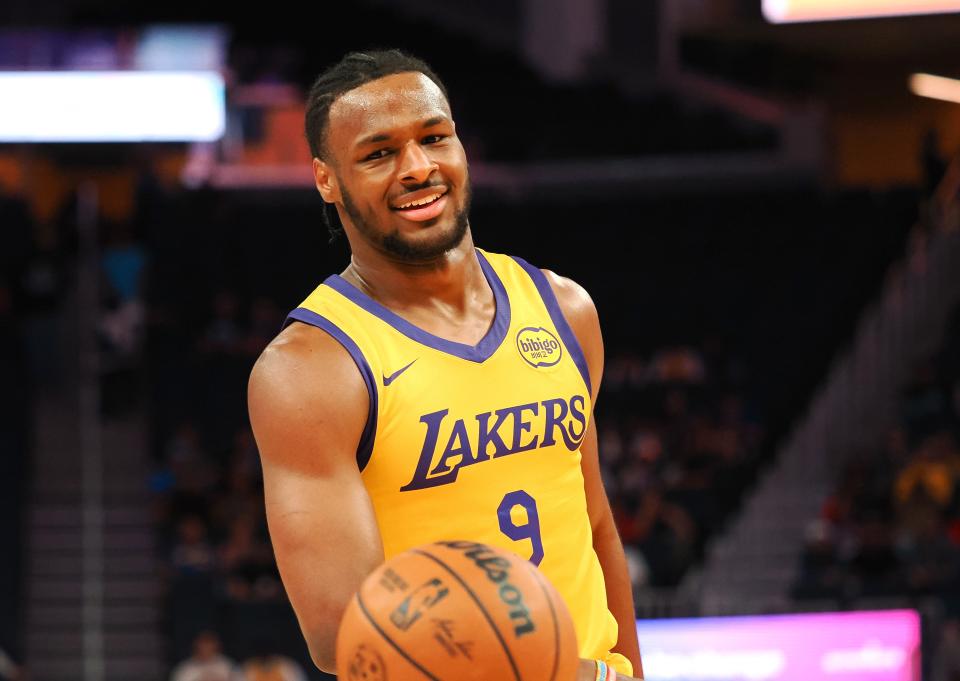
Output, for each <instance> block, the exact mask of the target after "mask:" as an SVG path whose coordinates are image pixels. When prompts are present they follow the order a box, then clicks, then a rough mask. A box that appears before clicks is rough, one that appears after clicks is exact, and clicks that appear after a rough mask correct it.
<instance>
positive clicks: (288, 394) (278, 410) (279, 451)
mask: <svg viewBox="0 0 960 681" xmlns="http://www.w3.org/2000/svg"><path fill="white" fill-rule="evenodd" d="M369 399H370V398H369V395H368V393H367V388H366V384H365V383H364V381H363V378H362V377H361V375H360V372H359V370H358V369H357V365H356V363H355V362H354V360H353V358H352V357H351V356H350V354H349V353H348V352H347V350H346V349H345V348H344V347H343V346H342V345H341V344H340V343H339V341H337V340H336V339H335V338H333V337H332V336H331V335H330V334H328V333H327V332H326V331H324V330H322V329H319V328H316V327H313V326H310V325H308V324H301V323H294V324H291V325H290V326H288V327H287V328H286V329H284V330H283V331H282V332H281V333H280V334H279V335H278V336H277V337H276V338H275V339H274V340H273V341H272V342H271V343H270V344H269V345H268V346H267V347H266V348H265V349H264V351H263V353H261V355H260V357H259V358H258V359H257V361H256V363H255V364H254V366H253V370H252V371H251V372H250V380H249V383H248V386H247V405H248V408H249V412H250V422H251V425H252V426H253V430H254V434H255V435H256V437H257V440H258V442H259V443H263V444H267V446H266V447H264V446H261V447H260V449H261V455H262V456H264V458H270V459H274V460H276V462H277V463H284V464H287V465H291V466H294V467H298V468H299V467H300V465H301V464H306V462H300V461H295V460H291V457H295V456H297V453H298V452H306V451H309V449H312V448H311V447H309V446H298V445H308V443H307V442H305V440H308V439H309V440H313V439H315V438H317V437H318V436H321V435H322V437H323V439H324V441H326V442H327V443H328V444H341V445H342V447H334V448H333V449H334V450H337V449H343V450H345V451H350V450H351V447H352V449H354V450H355V448H356V444H357V442H358V441H359V437H360V433H361V432H362V431H363V428H364V426H365V424H366V419H367V412H368V406H369ZM278 441H279V442H283V443H284V444H285V445H286V446H284V447H283V448H279V447H275V446H270V444H272V443H273V442H278ZM314 460H315V459H314Z"/></svg>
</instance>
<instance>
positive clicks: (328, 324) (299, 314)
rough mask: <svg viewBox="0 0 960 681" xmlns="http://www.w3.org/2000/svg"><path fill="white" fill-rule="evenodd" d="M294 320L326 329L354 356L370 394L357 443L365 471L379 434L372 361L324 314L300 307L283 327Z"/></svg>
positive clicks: (360, 466)
mask: <svg viewBox="0 0 960 681" xmlns="http://www.w3.org/2000/svg"><path fill="white" fill-rule="evenodd" d="M293 321H298V322H303V323H304V324H309V325H310V326H315V327H317V328H319V329H323V330H324V331H326V332H327V333H328V334H330V335H331V336H332V337H333V338H334V340H336V341H337V342H338V343H340V345H342V346H343V348H344V349H345V350H346V351H347V352H348V353H350V357H351V358H353V361H354V363H355V364H356V365H357V369H359V370H360V376H361V377H362V378H363V382H364V383H365V384H366V386H367V394H368V395H369V396H370V401H369V402H370V407H369V409H368V411H367V423H366V425H365V426H364V427H363V433H362V434H361V435H360V443H359V444H358V445H357V467H358V468H359V469H360V471H361V472H363V469H364V468H366V466H367V463H369V461H370V455H371V454H372V453H373V441H374V438H375V437H376V434H377V412H378V408H377V406H378V399H377V382H376V379H375V378H374V376H373V370H372V369H370V363H369V362H367V358H366V357H364V356H363V352H361V350H360V348H359V346H357V344H356V343H355V342H354V340H353V339H352V338H350V336H348V335H347V334H346V333H345V332H344V331H343V329H341V328H340V327H339V326H337V325H336V324H334V323H333V322H332V321H330V320H329V319H327V318H326V317H324V316H323V315H320V314H317V313H316V312H314V311H312V310H308V309H306V308H304V307H298V308H297V309H296V310H294V311H293V312H291V313H290V314H289V315H287V318H286V320H285V321H284V322H283V328H286V327H287V326H289V325H290V323H291V322H293Z"/></svg>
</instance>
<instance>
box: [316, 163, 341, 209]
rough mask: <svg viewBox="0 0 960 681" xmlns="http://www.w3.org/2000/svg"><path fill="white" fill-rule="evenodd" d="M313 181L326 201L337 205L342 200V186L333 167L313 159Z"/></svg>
mask: <svg viewBox="0 0 960 681" xmlns="http://www.w3.org/2000/svg"><path fill="white" fill-rule="evenodd" d="M313 181H314V183H315V184H316V185H317V191H318V192H320V196H322V197H323V200H324V201H326V202H327V203H336V202H337V201H339V200H340V185H339V184H338V183H337V175H336V173H334V172H333V167H332V166H331V165H330V164H329V163H327V162H326V161H323V160H321V159H319V158H316V157H314V159H313Z"/></svg>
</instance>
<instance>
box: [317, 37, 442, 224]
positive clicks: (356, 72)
mask: <svg viewBox="0 0 960 681" xmlns="http://www.w3.org/2000/svg"><path fill="white" fill-rule="evenodd" d="M410 71H418V72H420V73H422V74H423V75H425V76H426V77H427V78H429V79H430V80H432V81H433V82H434V83H435V84H436V86H437V87H438V88H440V92H442V93H443V97H444V99H446V100H447V101H448V102H449V101H450V98H449V97H448V96H447V88H446V87H444V85H443V82H442V81H441V80H440V77H439V76H438V75H437V74H436V73H434V71H433V69H432V68H430V66H429V65H428V64H427V63H426V62H424V61H423V60H421V59H418V58H416V57H414V56H412V55H409V54H406V53H405V52H402V51H401V50H398V49H389V50H367V51H364V52H348V53H347V54H346V55H344V57H343V58H342V59H341V60H340V61H339V62H337V63H336V64H334V65H333V66H331V67H330V68H328V69H327V70H326V71H324V72H323V73H321V74H320V75H319V76H318V77H317V79H316V80H315V81H314V82H313V85H311V86H310V90H309V91H308V92H307V106H306V116H305V119H306V120H305V132H306V135H307V144H309V145H310V153H311V154H312V155H313V156H314V157H315V158H319V159H320V160H321V161H324V162H326V163H329V164H331V165H333V166H334V167H336V164H335V163H334V162H333V155H332V154H331V153H330V149H329V147H328V146H327V142H328V132H329V124H330V107H331V106H333V103H334V102H335V101H337V99H339V97H340V96H341V95H342V94H344V93H345V92H349V91H350V90H353V89H355V88H358V87H360V86H361V85H365V84H366V83H369V82H370V81H374V80H377V79H378V78H383V77H384V76H389V75H392V74H394V73H407V72H410ZM331 214H332V215H331ZM323 221H324V222H325V223H326V224H327V229H328V230H329V232H330V243H333V241H334V240H335V239H336V238H337V236H339V235H340V234H342V233H343V227H342V226H341V225H340V224H339V223H340V220H339V218H338V217H337V216H336V210H335V209H334V208H333V206H331V205H329V204H327V203H326V202H324V204H323Z"/></svg>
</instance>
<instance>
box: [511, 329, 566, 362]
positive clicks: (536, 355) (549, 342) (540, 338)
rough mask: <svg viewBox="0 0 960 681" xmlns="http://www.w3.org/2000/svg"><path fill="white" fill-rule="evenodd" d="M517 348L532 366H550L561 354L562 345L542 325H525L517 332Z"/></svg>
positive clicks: (558, 359)
mask: <svg viewBox="0 0 960 681" xmlns="http://www.w3.org/2000/svg"><path fill="white" fill-rule="evenodd" d="M517 350H518V351H519V352H520V356H521V357H523V359H524V361H526V363H527V364H529V365H530V366H532V367H552V366H553V365H555V364H556V363H557V362H559V361H560V358H561V357H562V356H563V346H562V345H560V341H558V340H557V337H556V336H554V335H553V334H552V333H550V332H549V331H547V330H546V329H545V328H543V327H542V326H539V327H536V326H527V327H524V328H522V329H520V331H519V332H518V333H517Z"/></svg>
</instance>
